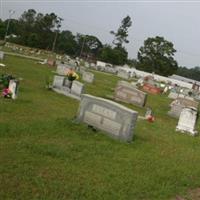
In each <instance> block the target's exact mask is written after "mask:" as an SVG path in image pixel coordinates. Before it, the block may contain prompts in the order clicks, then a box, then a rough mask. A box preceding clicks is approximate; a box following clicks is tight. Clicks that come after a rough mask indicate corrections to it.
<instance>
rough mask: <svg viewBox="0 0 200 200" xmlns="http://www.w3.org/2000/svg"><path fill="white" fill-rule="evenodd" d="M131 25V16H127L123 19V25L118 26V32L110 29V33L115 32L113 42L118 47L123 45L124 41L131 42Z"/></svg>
mask: <svg viewBox="0 0 200 200" xmlns="http://www.w3.org/2000/svg"><path fill="white" fill-rule="evenodd" d="M131 25H132V21H131V18H130V17H129V16H126V17H125V18H124V19H123V20H122V22H121V25H120V27H119V28H118V30H117V32H114V31H110V33H111V34H113V35H114V37H115V39H114V40H113V44H115V45H116V47H122V45H123V43H129V41H128V40H127V37H128V28H130V27H131Z"/></svg>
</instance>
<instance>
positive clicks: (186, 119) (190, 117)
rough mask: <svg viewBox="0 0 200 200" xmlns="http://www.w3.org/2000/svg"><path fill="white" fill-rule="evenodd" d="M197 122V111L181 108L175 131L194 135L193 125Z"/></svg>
mask: <svg viewBox="0 0 200 200" xmlns="http://www.w3.org/2000/svg"><path fill="white" fill-rule="evenodd" d="M196 120H197V110H196V109H195V108H192V107H186V108H183V109H182V111H181V114H180V117H179V121H178V125H177V127H176V130H177V131H181V132H187V133H190V134H191V135H193V136H194V135H196V134H197V131H195V125H196Z"/></svg>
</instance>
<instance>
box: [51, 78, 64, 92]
mask: <svg viewBox="0 0 200 200" xmlns="http://www.w3.org/2000/svg"><path fill="white" fill-rule="evenodd" d="M64 79H65V77H64V76H57V75H56V76H54V80H53V87H54V88H58V89H59V88H61V87H62V86H63V84H64Z"/></svg>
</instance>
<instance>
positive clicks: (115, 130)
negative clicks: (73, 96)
mask: <svg viewBox="0 0 200 200" xmlns="http://www.w3.org/2000/svg"><path fill="white" fill-rule="evenodd" d="M137 115H138V113H137V112H136V111H134V110H131V109H128V108H126V107H124V106H122V105H120V104H118V103H115V102H113V101H110V100H107V99H103V98H99V97H95V96H92V95H87V94H83V95H82V98H81V103H80V107H79V111H78V115H77V116H78V117H77V119H78V121H80V122H85V123H86V124H88V125H91V126H94V127H95V128H98V129H101V130H103V131H105V132H107V133H108V135H110V136H112V137H114V138H117V139H120V140H124V141H131V140H132V137H133V129H134V127H135V124H136V120H137Z"/></svg>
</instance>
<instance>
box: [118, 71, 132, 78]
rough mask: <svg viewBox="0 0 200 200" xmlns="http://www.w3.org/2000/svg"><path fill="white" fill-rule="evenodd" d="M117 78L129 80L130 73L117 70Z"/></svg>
mask: <svg viewBox="0 0 200 200" xmlns="http://www.w3.org/2000/svg"><path fill="white" fill-rule="evenodd" d="M117 76H118V77H120V78H123V79H129V78H130V73H129V72H127V71H125V70H119V71H118V73H117Z"/></svg>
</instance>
